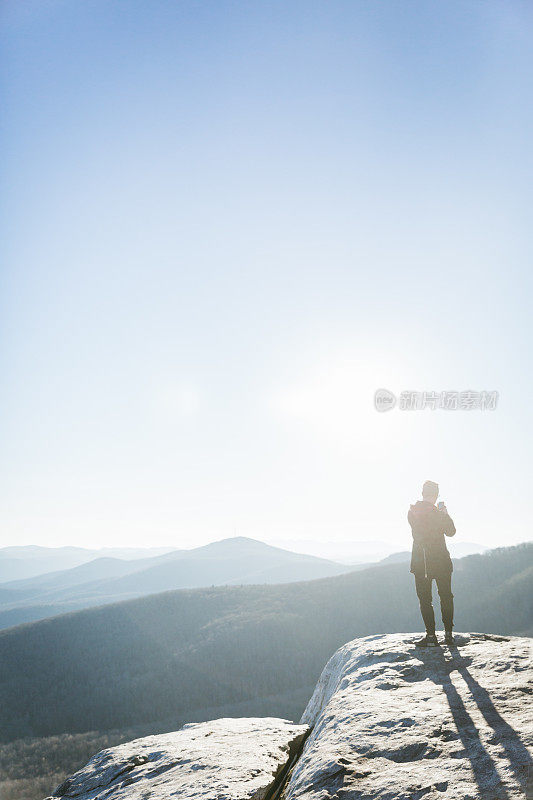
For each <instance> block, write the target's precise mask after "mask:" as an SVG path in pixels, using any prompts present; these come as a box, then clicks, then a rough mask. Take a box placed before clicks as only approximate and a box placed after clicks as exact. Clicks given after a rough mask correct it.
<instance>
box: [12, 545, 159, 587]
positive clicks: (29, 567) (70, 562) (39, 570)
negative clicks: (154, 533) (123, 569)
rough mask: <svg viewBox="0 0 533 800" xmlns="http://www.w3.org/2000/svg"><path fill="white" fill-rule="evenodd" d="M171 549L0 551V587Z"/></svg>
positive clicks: (29, 547)
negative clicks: (97, 562) (105, 560)
mask: <svg viewBox="0 0 533 800" xmlns="http://www.w3.org/2000/svg"><path fill="white" fill-rule="evenodd" d="M171 549H172V548H170V547H157V548H138V547H112V548H111V547H109V548H101V549H99V550H91V549H87V548H85V547H39V546H38V545H24V546H15V547H2V548H0V583H4V582H5V581H10V582H11V581H15V580H23V579H24V578H32V577H35V576H36V575H43V574H44V573H46V572H54V571H59V570H64V569H72V568H73V567H77V566H79V565H80V564H85V563H87V562H88V561H93V560H94V559H96V558H102V557H106V558H119V559H137V558H147V557H153V556H157V555H161V554H162V553H167V552H169V551H170V550H171Z"/></svg>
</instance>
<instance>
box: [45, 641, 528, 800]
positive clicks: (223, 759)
mask: <svg viewBox="0 0 533 800" xmlns="http://www.w3.org/2000/svg"><path fill="white" fill-rule="evenodd" d="M416 638H417V637H416V636H413V635H412V634H391V635H380V636H369V637H367V638H365V639H356V640H354V641H352V642H348V644H346V645H344V646H343V647H341V648H340V649H339V650H338V651H337V652H336V653H334V655H333V656H332V657H331V659H330V660H329V662H328V663H327V664H326V666H325V668H324V670H323V672H322V675H321V676H320V679H319V681H318V683H317V685H316V688H315V691H314V693H313V696H312V697H311V699H310V701H309V704H308V706H307V708H306V710H305V712H304V715H303V717H302V719H301V721H300V724H294V723H292V722H288V721H287V720H283V719H275V718H271V717H268V718H252V717H245V718H241V719H217V720H213V721H211V722H202V723H191V724H188V725H185V726H184V727H183V728H182V729H181V730H179V731H176V732H174V733H168V734H162V735H159V736H148V737H146V738H144V739H136V740H135V741H133V742H128V743H127V744H123V745H120V746H118V747H114V748H111V749H109V750H103V751H102V752H101V753H98V754H97V755H96V756H94V757H93V758H92V759H91V760H90V761H89V763H88V764H87V765H86V766H85V767H84V768H83V769H81V770H80V771H79V772H77V773H75V774H74V775H73V776H72V777H71V778H69V779H68V780H66V781H65V782H64V783H63V784H62V785H61V786H60V787H58V789H57V790H56V792H55V793H54V797H60V798H62V800H170V798H172V800H422V798H423V800H526V799H527V800H533V766H532V764H533V760H532V758H531V745H532V743H533V711H532V703H531V698H532V693H533V685H532V658H531V656H532V646H531V642H532V640H531V639H526V638H517V637H512V638H508V637H501V636H489V635H484V634H476V633H473V634H463V635H457V637H456V639H457V644H458V645H459V647H456V648H448V647H441V648H433V649H420V648H417V647H416V646H415V640H416ZM528 774H529V781H528ZM528 784H529V785H528Z"/></svg>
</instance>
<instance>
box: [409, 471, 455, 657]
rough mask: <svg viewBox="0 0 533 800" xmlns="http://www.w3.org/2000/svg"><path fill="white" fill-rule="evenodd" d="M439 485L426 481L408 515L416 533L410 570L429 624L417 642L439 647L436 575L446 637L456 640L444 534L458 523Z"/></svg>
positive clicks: (450, 642)
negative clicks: (434, 589) (434, 593)
mask: <svg viewBox="0 0 533 800" xmlns="http://www.w3.org/2000/svg"><path fill="white" fill-rule="evenodd" d="M438 496H439V486H438V484H437V483H435V482H434V481H426V482H425V483H424V485H423V487H422V500H419V501H418V502H417V503H415V504H414V505H412V506H411V507H410V509H409V513H408V514H407V519H408V521H409V525H410V526H411V530H412V533H413V550H412V555H411V572H412V573H413V574H414V576H415V586H416V593H417V595H418V599H419V601H420V611H421V612H422V619H423V620H424V625H425V626H426V635H425V636H424V638H423V639H420V640H419V641H418V642H417V646H418V647H438V644H439V642H438V640H437V637H436V635H435V613H434V611H433V602H432V585H433V579H435V581H436V584H437V590H438V592H439V597H440V609H441V614H442V622H443V625H444V641H445V643H446V644H447V645H450V646H452V645H453V644H454V639H453V634H452V628H453V594H452V571H453V564H452V560H451V558H450V554H449V552H448V548H447V547H446V541H445V538H444V537H445V536H453V535H454V534H455V525H454V524H453V520H452V518H451V517H450V515H449V514H448V511H447V509H446V506H445V505H444V503H442V502H441V503H439V504H438V505H435V503H436V502H437V497H438Z"/></svg>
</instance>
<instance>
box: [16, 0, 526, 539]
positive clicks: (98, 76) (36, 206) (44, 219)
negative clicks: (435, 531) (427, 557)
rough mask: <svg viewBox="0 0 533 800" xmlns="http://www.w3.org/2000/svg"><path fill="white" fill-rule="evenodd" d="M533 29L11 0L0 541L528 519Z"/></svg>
mask: <svg viewBox="0 0 533 800" xmlns="http://www.w3.org/2000/svg"><path fill="white" fill-rule="evenodd" d="M532 23H533V11H532V7H531V5H530V4H529V3H526V2H514V1H513V0H508V1H507V2H490V0H489V1H488V2H483V3H480V2H478V1H477V0H476V2H468V1H467V0H462V2H446V3H439V2H436V0H434V1H433V2H430V1H427V2H426V1H425V0H424V1H422V0H419V1H418V2H409V1H407V2H402V3H398V2H393V0H389V1H388V2H367V1H365V2H359V1H358V0H346V2H335V1H334V0H333V1H332V2H313V1H312V0H306V2H296V0H293V1H292V2H261V0H259V1H258V2H248V1H247V2H225V0H216V2H207V0H206V1H205V2H192V1H190V0H184V1H183V2H170V0H167V1H166V2H160V1H159V0H150V2H148V1H147V0H145V2H136V1H135V0H128V2H118V1H117V2H113V3H109V2H103V1H101V0H87V1H86V2H82V1H81V0H68V2H67V0H39V1H38V2H37V0H35V2H34V1H33V0H32V1H31V2H26V1H25V0H19V2H17V3H10V4H7V3H5V4H4V5H3V9H2V20H1V50H2V62H3V63H2V75H3V79H2V87H1V93H2V120H1V125H2V127H1V133H0V136H1V141H0V151H1V155H0V159H1V173H2V174H1V179H2V185H3V192H2V223H1V230H0V239H1V243H0V251H1V259H2V260H1V263H2V267H1V276H0V290H1V297H0V336H1V343H0V344H1V353H0V355H1V377H0V381H1V384H0V389H1V404H2V413H1V415H0V437H1V446H0V454H1V455H0V459H1V475H0V486H1V489H0V523H1V529H2V542H1V543H0V544H5V545H7V544H28V543H37V544H51V545H58V544H78V545H87V546H93V545H107V544H109V545H126V544H131V545H141V544H147V545H156V544H157V545H159V544H164V545H176V546H192V545H194V544H202V543H204V542H207V541H210V540H213V539H219V538H222V537H224V536H228V535H233V534H234V533H235V532H237V533H238V534H240V535H248V536H254V537H257V538H261V539H265V540H272V541H276V542H277V543H280V544H281V543H283V541H284V540H286V539H287V540H288V539H291V540H293V539H295V538H296V539H297V538H311V539H313V538H315V539H317V540H327V539H330V538H331V539H372V538H376V539H386V540H389V541H391V542H394V543H395V544H397V545H398V549H405V548H406V547H407V546H408V545H409V537H410V533H409V529H408V527H407V523H406V518H405V515H406V510H407V506H408V504H409V503H410V502H413V501H414V500H415V499H416V498H417V496H418V494H419V487H420V484H421V482H422V481H423V480H425V479H426V478H430V479H433V480H437V481H439V482H440V484H441V493H442V496H443V498H444V499H445V500H446V501H447V502H448V505H449V508H450V511H451V512H452V514H453V515H454V517H455V518H456V524H457V528H458V531H459V534H458V535H460V536H461V538H464V539H465V540H470V541H472V540H473V541H481V542H485V543H486V544H489V545H494V546H495V545H500V544H506V543H514V542H517V541H523V540H526V539H529V538H530V530H531V526H530V517H531V513H530V511H529V508H527V509H526V505H527V506H529V498H530V482H531V467H530V451H531V441H532V432H533V431H532V428H533V425H532V421H531V418H532V412H533V406H532V403H533V401H532V399H531V398H532V397H533V385H532V383H533V381H532V377H531V367H530V364H531V345H532V327H533V326H532V322H531V301H532V277H531V267H532V259H531V255H532V246H531V233H530V229H531V208H532V195H533V191H532V186H533V174H532V173H533V169H532V148H531V130H532V129H533V111H532V108H533V103H532V88H531V87H532V85H533V84H532V78H533V47H532V44H533V27H532ZM380 386H384V387H387V388H389V389H391V390H393V391H395V392H400V391H401V390H406V389H420V390H431V389H434V390H445V389H459V390H461V389H480V390H481V389H496V390H498V391H499V392H500V403H499V407H498V409H497V410H496V411H494V412H485V413H480V412H470V413H467V412H459V411H457V412H448V413H446V412H430V411H425V412H414V413H411V414H409V413H407V412H400V411H398V410H395V411H392V412H389V413H388V414H378V413H377V412H376V411H374V409H373V405H372V402H373V394H374V391H375V389H377V388H378V387H380Z"/></svg>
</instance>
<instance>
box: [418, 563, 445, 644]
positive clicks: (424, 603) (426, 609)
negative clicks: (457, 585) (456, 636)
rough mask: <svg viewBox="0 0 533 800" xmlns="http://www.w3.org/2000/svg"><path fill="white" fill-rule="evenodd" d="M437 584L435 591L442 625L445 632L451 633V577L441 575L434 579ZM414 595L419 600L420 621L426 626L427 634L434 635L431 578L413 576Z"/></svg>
mask: <svg viewBox="0 0 533 800" xmlns="http://www.w3.org/2000/svg"><path fill="white" fill-rule="evenodd" d="M435 580H436V582H437V589H438V592H439V597H440V611H441V614H442V623H443V625H444V630H445V631H451V629H452V628H453V594H452V576H451V575H442V576H441V577H439V578H435ZM415 585H416V593H417V595H418V599H419V600H420V611H421V612H422V619H423V620H424V625H425V626H426V632H427V633H431V634H433V633H435V614H434V612H433V605H432V599H433V598H432V596H431V588H432V578H425V577H421V576H418V575H415Z"/></svg>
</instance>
